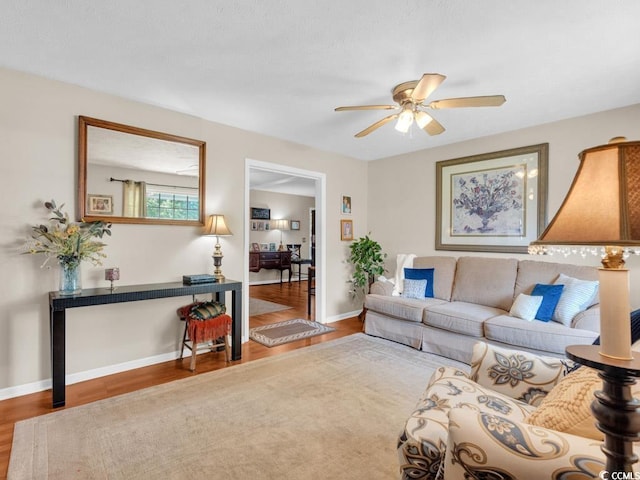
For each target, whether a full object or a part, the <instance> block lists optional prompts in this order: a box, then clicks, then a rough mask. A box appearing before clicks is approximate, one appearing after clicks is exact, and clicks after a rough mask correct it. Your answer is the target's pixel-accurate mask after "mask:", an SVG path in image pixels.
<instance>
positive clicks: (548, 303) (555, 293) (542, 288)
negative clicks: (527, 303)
mask: <svg viewBox="0 0 640 480" xmlns="http://www.w3.org/2000/svg"><path fill="white" fill-rule="evenodd" d="M563 289H564V285H543V284H541V283H538V284H537V285H536V286H535V287H533V291H532V292H531V296H541V297H542V305H540V308H539V309H538V313H536V320H542V321H543V322H548V321H550V320H551V318H552V317H553V312H554V311H555V309H556V306H557V305H558V302H559V301H560V295H562V290H563Z"/></svg>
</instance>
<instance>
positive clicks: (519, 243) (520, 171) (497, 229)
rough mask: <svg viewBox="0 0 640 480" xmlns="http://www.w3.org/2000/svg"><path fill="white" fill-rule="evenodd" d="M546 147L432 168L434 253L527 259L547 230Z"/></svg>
mask: <svg viewBox="0 0 640 480" xmlns="http://www.w3.org/2000/svg"><path fill="white" fill-rule="evenodd" d="M547 156H548V144H546V143H545V144H540V145H532V146H529V147H521V148H514V149H511V150H504V151H500V152H493V153H485V154H481V155H474V156H471V157H464V158H458V159H453V160H444V161H440V162H436V249H438V250H473V251H488V252H522V253H526V252H527V248H528V245H529V243H531V242H532V241H534V240H535V239H536V238H538V236H539V235H540V233H541V232H542V230H543V229H544V226H545V225H544V224H545V218H546V214H545V207H546V203H547V193H546V192H547Z"/></svg>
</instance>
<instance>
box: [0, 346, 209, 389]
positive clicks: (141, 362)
mask: <svg viewBox="0 0 640 480" xmlns="http://www.w3.org/2000/svg"><path fill="white" fill-rule="evenodd" d="M179 353H180V352H179V351H177V350H176V351H175V352H169V353H163V354H161V355H154V356H153V357H147V358H140V359H137V360H131V361H129V362H124V363H118V364H115V365H108V366H106V367H100V368H94V369H92V370H86V371H84V372H77V373H70V374H68V375H66V377H65V382H66V384H67V385H73V384H74V383H78V382H84V381H86V380H92V379H94V378H99V377H104V376H106V375H111V374H114V373H120V372H126V371H127V370H134V369H136V368H142V367H148V366H149V365H155V364H156V363H162V362H168V361H170V360H175V359H176V358H178V355H179ZM202 353H204V352H202ZM189 355H191V352H190V351H189V350H187V349H185V354H184V356H189ZM50 388H51V379H50V378H47V379H46V380H40V381H38V382H33V383H27V384H24V385H17V386H15V387H9V388H4V389H2V390H0V400H6V399H8V398H14V397H20V396H22V395H28V394H30V393H36V392H41V391H43V390H47V389H50Z"/></svg>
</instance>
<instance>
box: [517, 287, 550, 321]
mask: <svg viewBox="0 0 640 480" xmlns="http://www.w3.org/2000/svg"><path fill="white" fill-rule="evenodd" d="M542 300H543V297H540V296H531V295H525V294H524V293H521V294H520V295H518V296H517V297H516V301H515V302H513V305H511V310H509V315H511V316H512V317H518V318H521V319H523V320H526V321H528V322H530V321H532V320H533V319H534V318H536V313H537V312H538V309H539V308H540V305H542Z"/></svg>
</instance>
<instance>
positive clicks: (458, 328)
mask: <svg viewBox="0 0 640 480" xmlns="http://www.w3.org/2000/svg"><path fill="white" fill-rule="evenodd" d="M506 313H507V312H505V311H504V310H500V309H498V308H494V307H487V306H485V305H478V304H475V303H466V302H451V303H443V304H440V305H431V306H429V307H428V308H425V311H424V320H423V323H424V324H425V325H429V326H432V327H438V328H442V329H444V330H448V331H450V332H456V333H462V334H464V335H469V336H472V337H482V336H483V335H484V328H483V323H484V321H485V320H487V319H489V318H492V317H495V316H496V315H505V314H506Z"/></svg>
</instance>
